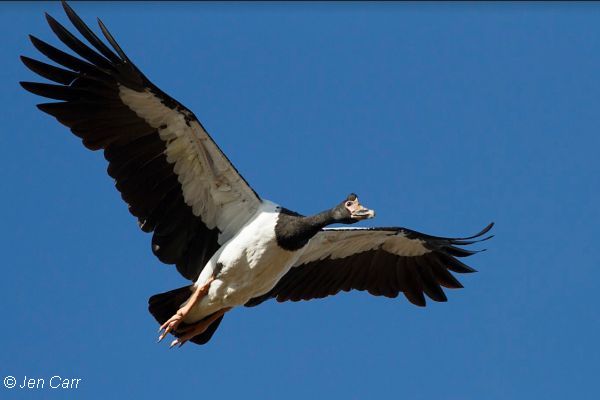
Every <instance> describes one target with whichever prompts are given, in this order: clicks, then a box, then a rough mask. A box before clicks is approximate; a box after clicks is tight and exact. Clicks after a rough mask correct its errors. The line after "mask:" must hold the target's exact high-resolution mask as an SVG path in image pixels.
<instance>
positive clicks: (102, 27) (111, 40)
mask: <svg viewBox="0 0 600 400" xmlns="http://www.w3.org/2000/svg"><path fill="white" fill-rule="evenodd" d="M98 25H99V26H100V30H101V31H102V34H103V35H104V37H105V38H106V40H108V43H110V45H111V46H112V47H113V49H115V51H116V52H117V54H118V55H119V56H120V57H121V58H122V59H123V61H125V62H128V63H130V64H131V60H129V57H127V54H125V52H124V51H123V49H121V46H119V44H118V43H117V41H116V40H115V39H114V38H113V36H112V35H111V34H110V32H109V31H108V28H106V26H105V25H104V23H102V20H101V19H100V18H98Z"/></svg>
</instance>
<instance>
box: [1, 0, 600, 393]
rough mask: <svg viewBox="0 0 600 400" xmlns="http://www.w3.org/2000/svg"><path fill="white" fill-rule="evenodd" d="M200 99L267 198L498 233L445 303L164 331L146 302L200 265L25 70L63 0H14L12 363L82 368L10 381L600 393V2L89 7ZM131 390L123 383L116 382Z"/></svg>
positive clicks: (144, 387)
mask: <svg viewBox="0 0 600 400" xmlns="http://www.w3.org/2000/svg"><path fill="white" fill-rule="evenodd" d="M73 7H74V8H75V10H76V11H77V12H78V13H79V14H80V15H81V16H82V17H83V18H84V19H85V20H86V21H88V22H89V23H90V24H91V25H93V26H94V29H96V25H95V18H96V17H101V18H102V19H103V21H104V22H105V23H106V24H107V25H108V27H109V29H110V30H111V32H112V33H113V34H114V35H115V37H116V38H117V40H118V41H119V43H120V44H121V46H122V47H123V48H124V49H125V51H126V52H127V53H128V55H129V56H130V58H131V59H132V60H133V61H134V62H135V63H136V64H137V65H138V66H139V67H140V68H141V69H142V70H143V71H144V72H145V74H146V75H147V76H148V77H149V78H150V79H151V80H153V81H154V83H155V84H157V85H158V86H159V87H161V88H162V89H163V90H164V91H166V92H168V93H169V94H171V95H172V96H173V97H175V98H176V99H178V100H179V101H181V102H182V103H183V104H185V105H186V106H187V107H189V108H190V109H192V110H193V111H194V112H195V113H196V115H197V116H198V117H199V118H200V119H201V121H202V122H203V123H204V125H205V126H206V128H207V129H208V130H209V132H210V133H211V134H212V136H213V137H214V139H215V140H216V141H217V143H218V144H219V145H220V146H221V148H222V149H223V150H224V151H225V153H226V154H227V155H228V156H229V157H230V159H231V160H232V161H233V162H234V164H235V165H236V166H237V167H238V169H239V170H240V171H241V172H242V174H243V175H244V176H245V177H246V179H247V180H248V181H249V182H250V183H251V184H252V186H253V187H254V188H255V189H256V191H257V192H258V193H260V194H261V195H262V196H263V197H265V198H268V199H271V200H273V201H275V202H278V203H280V204H282V205H284V206H287V207H288V208H291V209H294V210H297V211H299V212H302V213H306V214H308V213H314V212H318V211H321V210H323V209H325V208H329V207H331V206H332V205H334V204H337V203H338V202H339V201H340V200H342V199H343V198H344V196H345V195H347V194H348V193H349V192H351V191H354V192H356V193H358V194H359V195H360V197H361V201H362V202H363V203H365V204H366V205H367V206H369V207H371V208H374V209H375V210H376V211H377V218H376V219H375V220H373V221H369V223H368V224H364V225H384V226H389V225H398V226H405V227H408V228H412V229H416V230H419V231H422V232H426V233H430V234H435V235H449V236H452V235H458V236H461V235H467V234H472V233H475V232H477V231H478V230H479V229H480V228H482V227H483V226H485V225H486V224H487V223H488V222H490V221H495V222H496V223H497V225H496V227H495V231H494V233H495V234H496V237H495V238H494V239H493V240H491V241H490V242H487V243H486V244H485V246H486V247H488V248H489V250H488V251H487V252H484V253H482V254H480V255H476V256H473V257H471V258H470V259H469V260H468V261H469V262H470V264H471V265H473V266H474V267H475V268H477V269H479V271H480V272H479V273H477V274H472V275H469V276H461V281H462V282H463V283H464V285H465V289H462V290H455V291H447V292H448V297H449V302H448V303H435V304H432V302H430V303H429V305H428V307H427V308H424V309H422V308H418V307H415V306H413V305H411V304H409V303H408V302H407V301H406V300H405V299H404V298H403V297H402V296H401V297H399V298H397V299H388V298H379V297H372V296H369V295H367V294H365V293H361V292H354V293H350V294H347V293H346V294H341V295H338V296H335V297H330V298H327V299H324V300H318V301H311V302H301V303H289V304H288V303H286V304H278V303H275V302H269V303H265V304H263V305H261V306H260V307H257V308H253V309H243V308H240V309H235V310H233V311H232V312H231V313H229V314H228V315H227V316H226V317H225V319H224V321H223V324H222V325H221V327H220V328H219V330H218V332H217V334H216V335H215V336H214V338H213V340H212V341H211V343H210V344H209V345H207V346H204V347H199V346H194V345H189V344H186V345H185V346H184V347H183V348H181V349H178V350H168V346H167V344H164V343H161V344H156V343H155V341H156V336H157V334H156V331H157V328H158V327H157V324H156V323H155V321H154V320H153V318H152V317H151V315H150V314H149V313H148V312H147V310H146V307H147V306H146V304H147V298H148V297H149V296H150V295H152V294H154V293H159V292H163V291H166V290H170V289H172V288H176V287H180V286H182V285H184V284H186V282H185V280H184V279H183V278H181V277H180V276H179V275H178V274H177V273H176V272H175V269H174V268H173V267H171V266H166V265H163V264H161V263H159V261H158V260H156V259H155V258H154V257H153V255H152V253H151V251H150V235H148V234H144V233H142V232H141V231H139V230H138V228H137V225H136V221H135V219H134V218H133V217H132V216H131V215H129V213H128V211H127V207H126V205H125V204H124V203H123V202H122V200H121V199H120V196H119V194H118V192H117V191H116V190H115V189H114V185H113V182H112V181H111V179H110V178H109V177H108V175H107V174H106V173H105V170H106V162H105V161H104V159H103V157H102V154H101V153H92V152H89V151H87V150H85V149H84V147H83V146H82V145H81V144H80V142H79V140H78V139H77V138H76V137H75V136H73V135H71V134H70V133H69V132H68V130H67V129H66V128H64V127H63V126H62V125H60V124H58V123H57V122H56V121H55V120H54V119H52V118H51V117H49V116H47V115H45V114H43V113H41V112H40V111H38V110H37V109H36V108H35V104H37V103H40V102H44V100H42V99H40V98H36V97H35V96H34V95H31V94H29V93H27V92H25V91H24V90H22V89H21V88H20V86H19V85H18V81H20V80H37V79H38V78H37V77H36V76H35V75H34V74H33V73H31V72H30V71H28V70H27V69H26V68H25V67H24V66H23V65H22V64H21V63H20V61H19V59H18V56H19V55H21V54H24V55H28V56H34V57H35V58H40V59H42V60H45V59H44V58H43V56H38V53H37V52H36V51H35V49H34V48H33V46H32V45H31V44H30V42H29V41H28V39H27V34H30V33H31V34H35V35H36V36H38V37H40V38H42V39H43V40H46V41H49V42H50V43H53V44H57V43H58V40H57V39H55V38H54V36H53V34H52V32H51V31H50V29H49V27H48V26H47V24H46V22H45V20H44V16H43V12H44V11H48V12H50V13H51V14H52V15H53V16H54V17H56V18H57V19H58V20H59V21H61V22H63V23H65V24H66V23H67V22H68V21H67V18H66V16H65V15H64V13H63V12H62V9H61V7H60V4H59V3H58V2H53V3H42V2H35V3H25V2H22V3H21V2H19V3H2V4H0V36H1V37H2V51H1V52H0V65H1V66H2V67H1V68H0V79H1V82H2V90H1V91H0V101H1V105H2V108H1V110H2V111H1V118H2V128H1V129H2V134H1V135H0V159H1V160H2V168H1V172H0V176H1V177H2V179H1V181H2V189H1V190H2V192H1V193H2V196H0V210H1V211H0V213H1V215H0V221H1V223H2V229H1V230H0V238H1V240H0V243H1V244H0V246H1V249H2V254H3V257H2V262H1V264H2V279H1V280H0V293H1V295H0V296H1V301H0V310H1V315H2V324H1V325H2V327H1V328H0V373H1V374H2V377H4V376H7V375H12V376H14V377H16V378H17V380H19V381H22V379H23V377H24V376H25V375H27V376H28V377H34V378H40V377H42V378H46V379H48V378H49V377H51V376H52V375H60V376H63V377H71V378H81V379H83V381H82V383H81V385H80V388H79V389H78V390H77V391H76V392H75V393H74V392H65V391H62V392H61V391H59V390H50V389H48V388H47V387H46V388H45V389H43V390H38V391H37V392H36V391H33V390H30V391H26V390H21V389H12V390H8V389H6V388H4V387H0V397H1V398H3V399H4V398H6V399H11V398H66V397H72V396H73V395H76V396H77V397H78V398H98V399H100V398H106V397H107V396H109V395H115V394H119V395H120V396H124V395H130V396H132V397H133V398H162V399H173V398H183V397H182V396H186V398H197V399H233V398H237V399H240V398H242V399H253V398H261V399H286V400H292V399H307V398H328V399H337V398H339V399H374V398H410V399H414V400H418V399H508V398H510V399H541V398H544V399H562V398H566V397H570V396H575V397H577V398H578V399H595V398H598V396H599V392H600V390H599V389H598V386H597V383H596V382H597V374H598V365H599V363H600V351H599V345H598V338H599V337H600V322H599V319H598V310H597V307H598V296H597V292H598V283H599V282H600V262H599V261H600V257H599V250H598V245H597V240H598V234H599V222H600V218H599V211H598V204H599V201H600V196H599V194H600V185H599V184H600V178H599V172H600V161H599V159H598V150H599V148H600V139H599V137H600V134H599V131H600V4H598V3H596V4H589V3H578V4H566V3H551V4H541V3H535V4H533V3H530V4H527V3H510V4H506V3H486V4H474V3H462V4H451V3H429V4H405V3H400V4H395V3H379V4H366V3H348V4H344V3H320V4H312V3H294V4H273V3H259V4H252V3H231V4H214V3H193V2H185V3H168V4H167V3H158V2H157V3H143V2H132V3H100V2H97V3H96V2H85V3H73ZM109 397H112V396H109Z"/></svg>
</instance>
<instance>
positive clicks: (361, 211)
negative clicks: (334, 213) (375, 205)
mask: <svg viewBox="0 0 600 400" xmlns="http://www.w3.org/2000/svg"><path fill="white" fill-rule="evenodd" d="M374 216H375V211H374V210H369V209H368V208H366V207H363V206H362V205H361V204H358V207H356V208H355V209H354V210H352V212H351V214H350V218H352V219H356V220H359V221H360V220H363V219H369V218H373V217H374Z"/></svg>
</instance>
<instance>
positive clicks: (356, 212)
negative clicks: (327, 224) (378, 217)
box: [332, 193, 375, 224]
mask: <svg viewBox="0 0 600 400" xmlns="http://www.w3.org/2000/svg"><path fill="white" fill-rule="evenodd" d="M332 211H333V218H334V219H335V222H337V223H340V224H354V223H356V222H358V221H362V220H363V219H369V218H373V217H374V216H375V211H373V210H369V209H368V208H366V207H364V206H363V205H362V204H360V202H359V201H358V196H357V195H355V194H354V193H350V194H349V195H348V197H346V199H345V200H344V201H342V202H341V203H340V204H338V205H337V206H335V207H334V208H333V210H332Z"/></svg>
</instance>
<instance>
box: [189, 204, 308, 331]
mask: <svg viewBox="0 0 600 400" xmlns="http://www.w3.org/2000/svg"><path fill="white" fill-rule="evenodd" d="M278 216H279V207H278V206H277V205H276V204H274V203H271V202H266V201H265V202H264V204H263V205H262V206H261V208H260V209H259V210H258V211H257V212H256V214H255V215H254V217H253V218H252V219H250V220H249V221H248V223H247V224H246V225H245V226H244V227H243V228H242V229H241V230H240V231H239V232H238V233H237V234H236V235H235V236H234V237H233V238H231V240H229V241H228V242H227V243H225V244H224V245H223V246H222V247H221V248H220V249H219V251H217V252H216V253H215V255H214V256H213V257H212V258H211V259H210V261H209V262H208V264H207V265H206V267H205V268H204V269H203V270H202V273H201V274H200V276H199V278H198V280H197V281H196V285H201V284H202V283H204V282H206V281H207V280H208V278H209V277H210V276H211V275H212V274H213V271H214V270H215V267H216V265H217V263H220V264H222V265H223V267H222V269H221V271H217V277H216V279H215V280H214V281H213V282H212V283H211V285H210V290H209V292H208V295H207V296H206V297H205V298H203V299H202V301H200V302H199V304H198V307H195V308H194V309H193V310H192V312H191V313H190V314H189V315H188V317H187V318H186V319H185V321H186V322H194V321H197V320H199V319H201V318H204V317H205V316H207V315H210V314H212V313H213V312H215V311H218V310H220V309H222V308H225V307H235V306H239V305H243V304H245V303H246V302H247V301H248V300H250V299H252V298H254V297H256V296H260V295H261V294H264V293H266V292H268V291H269V290H271V289H272V288H273V287H274V286H275V285H276V284H277V282H278V281H279V279H281V277H282V276H283V275H284V274H285V273H286V272H287V271H289V269H290V268H291V266H292V265H293V264H294V262H295V261H296V259H297V258H298V256H299V254H298V252H295V251H288V250H284V249H282V248H281V247H279V246H278V245H277V240H276V238H275V225H276V224H277V218H278Z"/></svg>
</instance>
